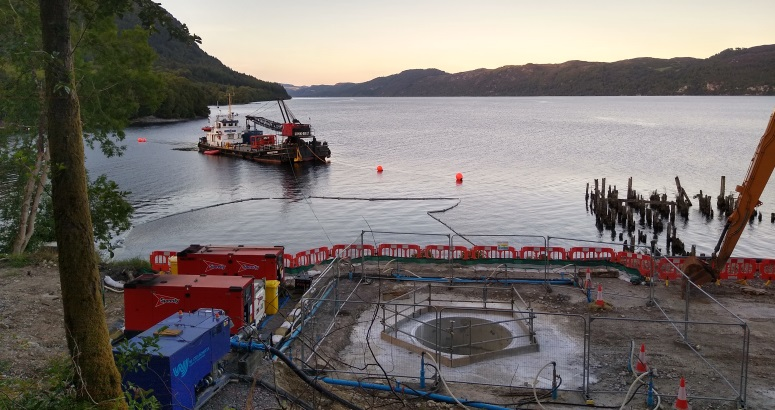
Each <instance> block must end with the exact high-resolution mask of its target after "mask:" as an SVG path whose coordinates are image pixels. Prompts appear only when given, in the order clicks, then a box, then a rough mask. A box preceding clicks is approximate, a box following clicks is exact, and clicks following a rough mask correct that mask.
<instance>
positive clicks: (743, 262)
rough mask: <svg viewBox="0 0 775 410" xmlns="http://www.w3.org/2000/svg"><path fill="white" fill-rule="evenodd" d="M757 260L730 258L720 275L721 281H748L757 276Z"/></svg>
mask: <svg viewBox="0 0 775 410" xmlns="http://www.w3.org/2000/svg"><path fill="white" fill-rule="evenodd" d="M756 271H757V263H756V259H750V258H730V259H729V261H728V262H727V264H726V265H724V269H722V270H721V272H720V273H719V279H731V280H746V279H753V277H754V276H755V275H756Z"/></svg>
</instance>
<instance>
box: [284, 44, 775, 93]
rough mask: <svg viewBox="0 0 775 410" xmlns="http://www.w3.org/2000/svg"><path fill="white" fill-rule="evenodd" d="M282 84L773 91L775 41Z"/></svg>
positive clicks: (386, 89) (374, 88)
mask: <svg viewBox="0 0 775 410" xmlns="http://www.w3.org/2000/svg"><path fill="white" fill-rule="evenodd" d="M288 89H289V92H290V94H291V95H292V96H294V97H307V96H318V97H327V96H331V97H343V96H348V97H355V96H364V97H365V96H374V97H397V96H414V97H417V96H423V97H426V96H427V97H431V96H433V97H435V96H550V95H558V96H559V95H565V96H573V95H775V45H765V46H758V47H751V48H737V49H728V50H724V51H722V52H720V53H718V54H716V55H714V56H711V57H709V58H706V59H696V58H686V57H683V58H671V59H658V58H636V59H631V60H623V61H617V62H613V63H598V62H587V61H568V62H565V63H562V64H526V65H521V66H504V67H500V68H496V69H479V70H474V71H466V72H461V73H455V74H449V73H445V72H443V71H440V70H408V71H404V72H402V73H400V74H395V75H391V76H387V77H380V78H376V79H374V80H371V81H367V82H365V83H359V84H354V83H346V84H337V85H333V86H317V85H316V86H309V87H288Z"/></svg>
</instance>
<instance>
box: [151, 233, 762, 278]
mask: <svg viewBox="0 0 775 410" xmlns="http://www.w3.org/2000/svg"><path fill="white" fill-rule="evenodd" d="M176 255H177V252H176V251H163V250H157V251H153V252H151V254H150V258H149V261H150V264H151V268H152V269H153V270H155V271H164V272H169V271H170V265H169V258H170V256H176ZM374 257H391V258H403V259H432V260H450V261H452V260H455V261H482V262H484V261H487V260H497V261H499V262H509V261H513V262H526V261H567V262H596V261H599V262H610V263H615V264H619V265H621V266H624V267H627V268H630V269H634V270H636V271H638V273H639V274H640V275H641V276H643V277H645V278H651V279H654V280H657V279H658V280H662V281H670V280H676V279H679V278H680V277H681V272H680V267H681V264H682V263H683V260H684V259H685V257H682V256H662V257H657V258H654V257H653V256H651V255H648V254H642V253H636V252H625V251H622V252H616V251H615V250H614V249H613V248H610V247H570V248H568V249H567V250H566V249H565V248H563V247H558V246H523V247H521V248H520V249H517V248H515V247H513V246H502V245H476V246H473V247H471V248H467V247H465V246H460V245H454V246H450V245H426V246H420V245H418V244H411V243H383V244H378V245H376V246H375V245H369V244H362V245H361V244H358V245H356V244H350V245H344V244H336V245H333V246H332V247H331V248H329V247H327V246H322V247H318V248H312V249H309V250H305V251H301V252H297V253H296V254H294V255H289V254H285V255H284V256H283V266H284V267H285V268H286V269H297V268H309V267H311V266H314V265H318V264H321V263H323V262H326V261H328V260H332V259H334V258H349V259H368V258H374ZM652 268H653V272H652ZM653 274H654V275H655V278H652V275H653ZM756 278H758V279H761V280H764V281H765V282H766V283H765V286H767V285H769V283H770V281H771V280H772V279H774V278H775V259H756V258H730V259H729V261H728V262H727V264H726V265H725V267H724V269H723V270H722V271H721V272H720V274H719V280H735V281H745V280H750V279H756Z"/></svg>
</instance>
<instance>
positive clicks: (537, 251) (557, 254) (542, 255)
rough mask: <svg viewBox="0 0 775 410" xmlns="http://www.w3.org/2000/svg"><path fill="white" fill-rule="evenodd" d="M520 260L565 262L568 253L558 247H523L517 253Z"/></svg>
mask: <svg viewBox="0 0 775 410" xmlns="http://www.w3.org/2000/svg"><path fill="white" fill-rule="evenodd" d="M519 253H520V255H521V256H522V259H532V260H547V259H549V260H565V259H567V256H568V253H567V251H566V250H565V248H560V247H558V246H523V247H522V249H520V251H519Z"/></svg>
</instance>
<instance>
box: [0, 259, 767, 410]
mask: <svg viewBox="0 0 775 410" xmlns="http://www.w3.org/2000/svg"><path fill="white" fill-rule="evenodd" d="M401 268H402V269H403V270H405V271H408V272H411V273H412V274H415V275H418V276H441V277H444V276H446V275H447V274H448V266H444V265H426V264H418V265H402V267H401ZM319 269H322V267H319ZM492 269H495V268H493V267H490V266H483V267H477V266H466V267H456V271H455V275H458V274H460V273H461V272H468V274H470V275H472V276H477V275H478V276H482V275H484V276H487V275H488V272H491V271H492ZM364 270H365V272H366V274H367V276H372V277H374V276H380V275H382V276H383V277H385V278H387V277H388V276H390V275H391V274H392V273H394V272H395V271H394V270H393V271H387V270H384V269H383V266H378V265H376V264H368V266H366V267H365V268H364ZM131 273H132V272H126V271H113V272H103V275H104V274H108V275H110V276H111V277H113V278H114V279H126V277H127V276H128V275H129V274H131ZM594 273H595V274H594V275H593V282H594V283H595V284H598V283H600V284H602V286H603V288H604V289H605V291H604V295H605V296H604V299H605V301H606V302H607V303H609V304H610V305H611V307H612V309H611V310H601V311H597V310H590V307H589V304H588V302H587V298H586V295H585V294H584V293H583V292H582V291H581V290H580V289H579V288H577V287H573V286H567V285H565V286H543V285H520V286H519V287H518V291H519V293H520V295H521V296H522V298H523V299H525V301H527V302H529V303H530V305H531V306H532V307H533V308H534V309H535V310H536V311H537V312H542V311H543V312H553V313H565V314H578V315H585V316H586V315H589V316H588V317H592V318H594V317H606V318H618V319H623V320H618V321H616V326H613V327H600V328H597V329H596V330H595V332H596V333H595V336H594V341H595V343H596V346H605V343H606V340H607V338H609V336H610V338H611V339H612V340H613V339H616V340H620V339H621V335H622V334H626V335H639V336H638V337H637V338H638V342H639V343H645V344H646V345H647V346H649V361H650V363H651V365H652V366H653V367H656V368H657V377H658V378H660V379H662V382H663V383H665V384H664V385H669V386H675V387H674V391H664V392H663V393H664V394H669V395H671V396H673V397H674V396H675V394H676V393H677V390H678V385H679V379H680V377H682V376H683V377H685V378H686V380H687V391H688V395H689V397H690V400H689V401H690V403H692V404H694V405H695V408H707V409H735V408H738V407H737V403H734V402H724V401H707V400H702V398H696V399H695V398H692V395H693V391H707V390H708V388H709V387H712V386H714V383H718V382H719V380H718V377H717V376H715V375H713V374H710V373H708V372H707V371H705V370H700V368H699V367H697V366H695V365H693V363H694V362H693V360H694V359H692V357H693V356H692V355H693V351H692V349H696V350H697V351H699V352H701V353H702V354H703V355H707V356H708V357H712V358H713V363H714V366H716V367H717V368H718V370H719V371H720V372H721V373H723V374H728V375H735V374H737V375H739V374H740V373H741V365H742V363H741V360H740V358H739V357H738V356H737V355H736V354H729V355H727V354H726V353H725V352H727V351H733V352H736V351H739V350H742V349H743V346H736V344H737V336H731V337H730V336H728V335H726V334H724V333H723V332H724V330H723V329H724V327H720V329H722V331H720V332H718V334H713V333H712V332H711V333H709V332H707V331H699V330H698V331H693V332H692V333H690V341H691V343H690V345H689V346H687V345H686V344H685V343H683V342H682V341H681V340H680V337H679V334H678V333H677V332H675V333H673V334H672V336H665V335H666V333H664V330H660V331H658V332H657V331H654V330H653V329H652V327H651V326H652V325H650V324H649V325H644V323H643V322H640V321H629V320H626V319H627V318H645V319H653V320H663V319H665V314H667V315H669V316H671V319H674V320H675V319H680V318H677V317H672V316H674V315H682V313H680V312H683V310H684V308H685V301H684V300H683V299H682V298H681V295H680V285H679V284H678V283H677V282H676V283H672V282H671V283H670V284H669V286H665V284H664V283H663V282H659V283H657V284H656V286H654V288H653V291H654V292H655V299H656V300H657V301H658V305H659V307H656V306H653V305H651V304H649V303H648V301H649V293H650V292H651V289H650V287H649V286H646V285H633V284H632V283H630V282H629V281H627V280H623V279H622V278H621V277H618V276H617V275H616V274H613V275H611V274H610V269H601V270H600V271H599V272H598V271H595V272H594ZM532 275H538V276H541V274H540V273H535V272H534V273H532ZM59 280H60V279H59V273H58V270H57V267H56V266H55V263H53V262H51V261H42V262H39V263H37V264H35V265H32V266H26V267H21V268H19V267H10V266H8V265H7V264H5V265H3V264H0V377H2V378H8V377H16V378H28V379H29V380H35V379H37V378H38V375H40V374H41V373H42V372H44V371H45V370H46V368H47V367H48V366H49V365H50V363H51V361H52V360H53V359H55V358H57V357H60V358H61V357H66V354H67V347H66V342H65V337H64V329H63V317H62V300H61V291H60V285H59ZM356 285H357V291H355V292H353V290H354V289H355V287H356ZM339 286H340V290H341V292H340V293H341V294H342V295H350V294H352V295H353V297H356V298H358V299H360V300H363V301H371V302H374V301H377V300H379V299H380V295H379V293H380V292H382V298H383V299H386V298H388V297H389V296H390V295H397V294H401V293H402V292H404V291H405V290H406V289H408V287H409V286H414V285H413V284H408V283H406V282H396V281H393V280H383V281H380V280H378V279H374V280H371V281H370V283H369V284H366V283H364V282H358V281H357V277H356V278H355V279H354V280H350V279H348V277H347V276H346V275H345V276H343V277H342V278H341V280H340V285H339ZM704 289H705V290H706V292H708V293H709V294H710V295H711V296H712V297H713V298H715V299H716V300H718V302H719V303H720V305H716V304H714V303H712V302H711V301H710V300H709V299H708V298H706V297H704V296H703V297H699V298H696V297H695V296H692V297H693V298H694V299H690V300H691V303H692V305H691V308H690V311H691V312H692V313H691V319H692V320H699V319H698V318H699V317H702V316H703V315H704V316H706V319H707V320H708V321H710V322H715V321H716V319H717V318H719V317H724V318H729V317H730V316H731V314H734V315H737V316H738V317H739V318H740V319H742V320H743V321H744V322H745V323H746V324H747V326H748V327H749V329H750V351H749V359H748V368H747V379H746V381H747V389H746V393H747V394H746V399H747V400H746V403H745V404H746V407H747V408H751V409H764V408H770V407H771V403H773V402H775V388H773V387H772V385H771V383H770V382H769V380H770V375H771V373H772V369H771V368H770V367H771V366H772V363H773V360H772V357H773V355H775V347H773V343H772V340H773V339H772V335H773V334H775V323H774V322H775V321H774V320H773V318H775V301H774V300H775V299H774V296H775V292H773V290H772V289H771V288H769V287H766V286H764V283H763V282H760V281H752V282H749V283H748V284H747V285H742V284H738V283H735V282H732V281H727V282H723V283H721V284H720V285H719V286H717V285H714V284H710V285H706V286H705V287H704ZM288 292H289V294H290V295H293V296H294V298H298V297H299V296H300V294H301V293H300V292H299V291H298V290H296V291H294V290H292V289H289V290H288ZM593 295H594V294H593ZM293 306H294V301H293V300H292V301H290V302H289V303H287V304H286V305H284V306H283V309H282V310H281V312H280V314H281V315H282V314H287V312H288V311H289V310H288V309H292V308H293ZM356 306H357V307H356ZM363 306H364V305H361V304H353V305H352V307H348V305H345V307H344V309H343V310H342V313H340V314H339V315H338V317H337V318H336V321H337V322H336V328H337V329H340V331H338V332H334V333H332V334H331V335H330V337H329V338H327V341H326V344H325V346H323V347H322V349H324V350H325V354H329V355H331V356H334V355H336V354H337V353H338V352H337V350H341V349H343V348H345V347H346V346H347V345H348V344H349V343H350V340H351V337H350V336H351V335H350V333H349V332H348V331H347V330H348V329H349V327H350V326H351V325H352V324H354V323H355V321H357V320H358V317H359V314H360V313H361V312H360V311H359V309H360V310H363ZM660 307H661V309H660ZM105 309H106V315H107V323H108V325H109V327H113V328H115V327H117V326H118V325H119V324H120V322H121V321H122V319H123V296H122V294H121V293H117V292H112V291H107V292H106V293H105ZM725 309H728V310H729V312H727V311H726V310H725ZM665 312H666V313H665ZM681 317H682V316H681ZM279 322H281V320H278V319H277V318H274V320H273V322H272V323H271V325H270V326H267V327H266V328H265V334H267V332H270V331H272V327H273V326H275V325H277V324H278V323H279ZM668 327H669V326H668ZM708 329H715V327H713V326H710V327H709V328H708ZM668 331H669V329H668ZM606 332H609V333H610V334H606ZM730 338H731V339H733V340H734V341H735V342H734V343H735V345H730V341H729V339H730ZM740 341H741V342H742V339H740ZM621 349H622V346H620V345H617V346H612V347H611V352H616V354H614V353H612V354H611V357H608V355H607V353H606V352H605V350H604V349H603V350H602V351H601V350H600V349H595V350H593V351H592V352H591V356H592V357H591V360H590V365H591V366H592V367H593V369H594V371H595V372H596V375H597V377H596V380H595V384H594V386H593V391H609V390H611V391H615V392H621V391H626V390H627V386H628V385H629V383H631V382H632V380H633V377H632V376H631V374H630V373H629V371H628V369H627V367H626V365H624V364H622V365H621V366H619V365H613V366H612V365H610V363H604V362H606V361H617V360H619V359H620V358H619V357H617V356H618V355H619V354H618V353H619V352H620V351H621ZM667 351H670V354H669V355H668V354H667V353H666V352H667ZM681 351H683V352H685V355H680V354H679V356H678V357H679V359H676V352H681ZM663 353H665V354H663ZM254 354H255V355H257V356H256V359H255V360H254V364H255V365H254V366H253V367H251V368H250V371H249V374H247V375H243V377H242V378H241V380H238V379H237V378H235V379H234V380H235V382H234V383H229V384H228V385H226V386H225V387H224V388H223V389H222V390H221V391H220V392H219V393H218V394H216V395H215V396H214V397H213V398H211V399H210V400H209V401H208V402H207V403H206V404H205V405H204V407H203V408H204V409H219V410H220V409H227V408H228V409H232V408H233V409H273V408H294V405H293V404H292V403H291V402H290V401H289V400H288V399H285V398H282V397H281V396H279V395H277V394H276V393H275V392H271V391H270V390H267V388H266V386H272V385H274V386H277V387H279V388H281V389H282V390H284V391H287V392H289V393H291V394H292V395H295V396H299V397H300V398H302V399H303V400H304V401H305V402H306V403H307V404H310V405H312V406H313V407H316V408H336V407H337V406H339V405H335V404H333V403H331V402H330V401H329V400H328V399H326V398H324V397H322V395H320V394H319V393H314V392H313V391H312V389H310V388H309V387H308V386H307V385H305V384H304V383H303V382H301V381H300V380H299V379H298V377H297V376H296V375H294V374H293V373H292V372H290V371H289V370H288V368H287V367H286V366H285V365H283V364H282V363H280V362H278V361H271V360H268V358H265V357H264V355H263V353H260V352H257V353H254ZM231 355H232V356H233V357H231V358H232V359H234V358H236V354H231ZM684 356H685V357H686V360H685V361H684V360H682V359H681V357H684ZM668 357H669V361H663V360H661V359H664V358H668ZM516 360H518V359H516ZM600 363H602V364H600ZM595 366H597V367H595ZM230 370H232V371H235V372H236V371H237V370H236V369H235V367H231V368H230ZM601 370H604V371H605V373H606V374H599V373H600V371H601ZM251 377H253V378H255V379H257V380H260V382H255V383H254V382H252V380H251ZM732 382H733V383H740V380H732ZM504 384H508V382H506V383H504ZM326 387H327V388H329V389H331V390H332V391H334V392H336V393H337V394H338V395H340V396H342V397H344V398H346V399H347V400H349V401H351V402H353V403H355V404H357V405H358V406H360V407H363V408H401V407H405V408H434V407H436V408H438V407H441V408H445V407H448V408H452V407H455V405H454V404H442V403H436V402H433V401H431V400H426V399H424V398H423V399H418V398H410V397H408V396H407V397H403V396H401V395H397V394H393V393H390V392H373V391H366V390H361V389H353V388H340V387H332V386H326ZM453 390H454V391H453V392H445V391H441V392H440V393H442V394H453V395H455V396H461V397H462V396H465V397H477V396H476V395H477V394H478V393H479V391H480V390H484V389H482V388H481V387H479V386H477V385H462V386H455V387H454V389H453ZM488 390H490V393H492V394H507V393H508V392H504V391H498V389H488ZM590 399H593V400H594V404H595V405H597V406H618V405H620V404H621V401H622V399H623V395H622V394H597V395H594V394H593V395H592V397H590ZM670 400H671V401H670V403H669V406H667V407H670V406H672V400H674V398H671V399H670ZM557 401H564V402H566V403H567V404H577V405H579V406H582V405H583V404H584V397H583V396H582V395H581V394H580V393H577V392H573V391H562V392H561V394H560V395H559V398H558V400H557ZM663 404H664V403H663ZM544 407H545V408H568V406H567V405H564V406H552V405H549V404H545V405H544ZM511 408H514V407H511ZM519 408H538V406H537V405H535V404H526V405H525V406H524V407H519ZM625 408H632V409H645V408H646V406H645V403H644V402H643V400H642V399H641V398H636V399H635V400H633V401H632V402H631V403H629V404H628V406H627V407H625Z"/></svg>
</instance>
